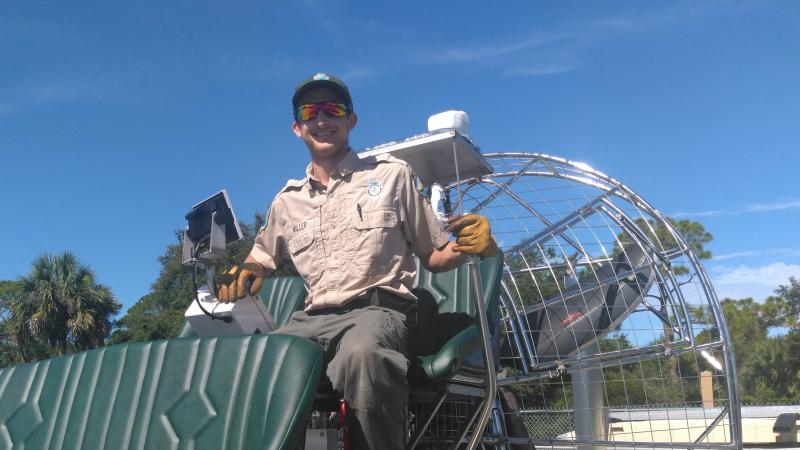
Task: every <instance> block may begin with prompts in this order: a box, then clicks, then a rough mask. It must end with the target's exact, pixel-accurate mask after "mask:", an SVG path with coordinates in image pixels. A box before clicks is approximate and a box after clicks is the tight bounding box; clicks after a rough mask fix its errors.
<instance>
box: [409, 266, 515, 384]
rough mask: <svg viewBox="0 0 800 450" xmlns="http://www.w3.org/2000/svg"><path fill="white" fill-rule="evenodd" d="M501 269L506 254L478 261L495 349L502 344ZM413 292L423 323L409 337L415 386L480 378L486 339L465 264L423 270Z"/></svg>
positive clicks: (482, 373)
mask: <svg viewBox="0 0 800 450" xmlns="http://www.w3.org/2000/svg"><path fill="white" fill-rule="evenodd" d="M502 269H503V256H502V254H498V255H497V256H494V257H488V258H483V259H482V260H481V262H480V274H481V284H482V290H483V296H484V301H485V303H486V304H485V306H486V315H487V320H488V322H489V330H490V332H491V334H492V339H493V347H494V348H495V349H496V348H497V345H496V344H497V343H498V342H499V338H498V333H497V330H498V327H499V320H498V318H499V314H500V303H499V300H498V299H499V296H500V280H501V277H502ZM413 291H414V293H415V294H416V296H417V298H418V299H419V302H418V303H417V310H418V316H419V324H418V326H417V327H416V329H415V330H413V331H412V332H411V335H410V352H411V354H412V355H413V358H412V369H411V372H410V374H409V378H410V380H411V381H412V384H424V383H432V382H441V381H446V380H448V379H451V378H453V377H455V376H460V377H465V378H482V377H483V376H484V370H483V366H484V362H483V355H482V343H481V338H480V331H479V328H478V325H477V323H476V320H475V312H476V311H475V302H474V299H473V296H472V286H471V283H470V282H469V273H468V268H467V266H466V265H464V266H461V267H458V268H457V269H454V270H451V271H448V272H439V273H434V272H430V271H428V270H426V269H424V268H420V269H419V272H418V275H417V278H416V280H415V282H414V290H413ZM495 354H496V352H495ZM493 357H495V355H493Z"/></svg>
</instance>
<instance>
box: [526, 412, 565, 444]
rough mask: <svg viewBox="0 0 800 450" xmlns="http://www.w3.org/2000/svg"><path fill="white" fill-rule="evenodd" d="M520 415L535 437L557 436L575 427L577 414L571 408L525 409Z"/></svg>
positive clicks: (529, 431)
mask: <svg viewBox="0 0 800 450" xmlns="http://www.w3.org/2000/svg"><path fill="white" fill-rule="evenodd" d="M520 417H521V418H522V423H523V424H524V425H525V429H526V430H527V431H528V436H530V437H531V438H534V439H549V438H555V437H557V436H559V435H562V434H564V433H569V432H570V431H572V430H574V429H575V414H574V412H573V411H572V410H569V409H558V410H553V409H541V410H523V411H520Z"/></svg>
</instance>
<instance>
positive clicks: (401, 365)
mask: <svg viewBox="0 0 800 450" xmlns="http://www.w3.org/2000/svg"><path fill="white" fill-rule="evenodd" d="M405 320H406V316H405V314H403V313H400V312H397V311H395V310H392V309H388V308H383V307H380V306H366V307H363V308H358V309H352V310H347V308H343V309H342V310H338V311H335V312H329V311H325V312H324V313H314V312H312V313H310V314H308V313H305V312H303V311H299V312H296V313H294V314H293V315H292V318H291V319H290V320H289V323H287V324H286V325H285V326H283V327H281V328H279V329H277V330H275V333H283V334H291V335H294V336H301V337H305V338H308V339H311V340H312V341H315V342H317V343H318V344H319V345H320V346H322V351H323V355H324V361H325V363H326V364H327V367H326V370H325V373H326V374H327V376H328V378H329V379H330V381H331V384H332V386H333V389H334V390H335V391H336V392H337V393H340V394H342V396H343V397H344V399H345V401H346V402H347V404H348V406H349V407H350V414H349V415H348V417H349V418H350V419H351V420H349V421H348V426H349V427H350V429H351V430H353V431H354V432H353V433H351V436H352V437H353V448H354V449H356V450H365V449H371V450H393V449H403V448H404V447H405V435H404V433H405V425H406V423H405V422H406V408H407V403H408V381H407V380H406V372H407V370H408V358H407V357H406V355H407V342H408V329H407V327H406V324H405Z"/></svg>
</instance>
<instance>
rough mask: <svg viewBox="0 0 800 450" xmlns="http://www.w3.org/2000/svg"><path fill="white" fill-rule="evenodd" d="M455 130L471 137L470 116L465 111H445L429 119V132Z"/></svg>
mask: <svg viewBox="0 0 800 450" xmlns="http://www.w3.org/2000/svg"><path fill="white" fill-rule="evenodd" d="M445 129H447V130H449V129H453V130H456V131H458V133H459V134H460V135H462V136H465V137H469V116H468V115H467V113H465V112H464V111H445V112H440V113H439V114H434V115H432V116H430V117H428V131H436V130H445Z"/></svg>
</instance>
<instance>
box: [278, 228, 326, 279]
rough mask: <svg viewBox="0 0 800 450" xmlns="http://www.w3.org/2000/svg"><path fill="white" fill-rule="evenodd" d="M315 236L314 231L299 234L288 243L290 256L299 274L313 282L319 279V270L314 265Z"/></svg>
mask: <svg viewBox="0 0 800 450" xmlns="http://www.w3.org/2000/svg"><path fill="white" fill-rule="evenodd" d="M315 240H316V239H315V236H314V232H313V231H308V232H305V233H297V234H295V235H294V236H292V237H290V238H289V239H288V241H287V243H286V246H287V247H288V249H289V254H290V255H291V258H292V263H294V266H295V268H297V272H299V273H300V275H301V276H302V277H303V279H305V280H306V282H311V281H313V280H314V279H316V278H318V275H319V274H318V272H319V268H318V267H316V266H315V264H314V256H313V253H314V245H313V244H314V241H315Z"/></svg>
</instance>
